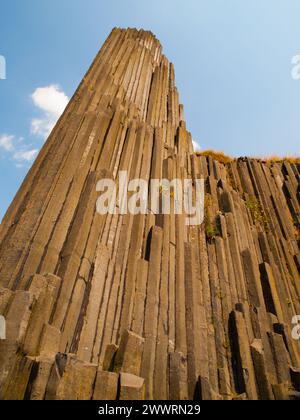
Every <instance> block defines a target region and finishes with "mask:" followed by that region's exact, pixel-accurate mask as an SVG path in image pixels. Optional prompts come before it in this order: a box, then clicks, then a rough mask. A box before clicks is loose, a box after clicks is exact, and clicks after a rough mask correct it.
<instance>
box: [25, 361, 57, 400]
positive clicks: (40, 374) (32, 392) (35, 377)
mask: <svg viewBox="0 0 300 420" xmlns="http://www.w3.org/2000/svg"><path fill="white" fill-rule="evenodd" d="M53 364H54V358H53V359H50V358H46V357H39V358H38V359H36V360H35V362H34V365H33V367H32V370H31V376H30V379H29V384H28V387H27V390H26V399H30V400H36V401H42V400H44V398H45V394H46V389H47V383H48V380H49V377H50V374H51V369H52V366H53Z"/></svg>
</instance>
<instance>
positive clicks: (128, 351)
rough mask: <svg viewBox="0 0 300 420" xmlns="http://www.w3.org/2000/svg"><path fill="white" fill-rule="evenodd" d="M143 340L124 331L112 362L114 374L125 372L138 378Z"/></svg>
mask: <svg viewBox="0 0 300 420" xmlns="http://www.w3.org/2000/svg"><path fill="white" fill-rule="evenodd" d="M144 343H145V340H144V339H143V338H142V337H140V336H139V335H137V334H135V333H133V332H131V331H125V332H124V333H123V335H122V338H121V343H120V347H119V350H118V351H117V354H116V357H115V361H114V372H116V373H119V372H126V373H131V374H132V375H136V376H139V375H140V372H141V363H142V357H143V351H144Z"/></svg>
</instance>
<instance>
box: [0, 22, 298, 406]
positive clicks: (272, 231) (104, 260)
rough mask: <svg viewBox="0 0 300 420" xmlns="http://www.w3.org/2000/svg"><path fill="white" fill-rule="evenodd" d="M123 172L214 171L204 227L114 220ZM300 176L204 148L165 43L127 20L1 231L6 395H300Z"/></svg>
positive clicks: (203, 175)
mask: <svg viewBox="0 0 300 420" xmlns="http://www.w3.org/2000/svg"><path fill="white" fill-rule="evenodd" d="M124 171H127V174H128V177H129V179H136V178H140V179H144V180H146V181H150V180H151V179H162V178H165V179H168V180H173V179H180V180H184V179H191V180H192V181H193V183H194V185H195V184H196V182H195V181H196V179H204V180H205V203H204V207H205V220H204V223H202V224H201V225H199V226H188V225H187V224H186V215H185V214H175V212H174V207H175V199H174V197H171V211H170V214H159V215H156V214H153V212H151V211H150V209H149V211H148V214H138V215H133V214H131V213H130V212H128V213H127V214H121V212H116V214H105V215H101V214H100V213H99V212H98V211H97V207H96V202H97V199H98V197H99V192H97V188H96V186H97V183H98V181H99V180H101V179H104V178H109V179H113V180H115V181H116V183H117V185H118V181H119V180H120V177H121V176H122V174H123V173H124ZM299 176H300V173H299V166H297V165H296V164H291V163H288V162H281V163H280V162H278V163H265V162H261V161H257V160H253V159H239V160H235V161H232V162H229V163H226V164H223V163H219V162H217V161H214V160H213V159H212V158H210V157H201V156H197V155H195V154H194V152H193V146H192V137H191V134H190V133H189V132H188V131H187V129H186V124H185V121H184V116H183V106H182V105H180V102H179V95H178V91H177V88H176V86H175V77H174V68H173V65H172V64H171V63H170V62H169V61H168V60H167V58H166V57H165V56H164V55H163V54H162V48H161V45H160V43H159V42H158V40H157V39H156V38H155V37H154V35H153V34H152V33H150V32H145V31H137V30H135V29H128V30H121V29H114V30H113V31H112V33H111V34H110V36H109V37H108V39H107V41H106V42H105V44H104V45H103V47H102V49H101V50H100V52H99V54H98V55H97V57H96V58H95V60H94V62H93V64H92V66H91V67H90V69H89V71H88V72H87V74H86V76H85V77H84V79H83V81H82V82H81V84H80V86H79V87H78V89H77V91H76V93H75V94H74V96H73V98H72V100H71V101H70V103H69V105H68V107H67V108H66V110H65V112H64V114H63V115H62V117H61V118H60V120H59V121H58V123H57V125H56V127H55V128H54V130H53V131H52V133H51V135H50V137H49V139H48V140H47V142H46V144H45V146H44V147H43V149H42V151H41V152H40V154H39V156H38V158H37V159H36V161H35V163H34V165H33V166H32V168H31V170H30V172H29V173H28V175H27V177H26V179H25V181H24V183H23V185H22V187H21V188H20V190H19V192H18V193H17V195H16V197H15V199H14V201H13V203H12V205H11V206H10V208H9V210H8V212H7V214H6V216H5V218H4V219H3V221H2V224H1V227H0V241H1V242H0V315H3V316H4V318H5V320H6V339H5V340H0V398H1V399H33V400H39V399H47V400H54V399H60V400H63V399H83V400H89V399H101V400H104V399H112V400H113V399H121V400H126V399H165V400H168V399H171V400H172V399H173V400H174V399H182V400H185V399H193V398H196V399H290V398H297V397H298V391H299V381H300V378H299V376H300V371H299V368H300V344H299V341H297V340H295V339H294V338H295V334H293V333H292V332H293V323H292V322H293V318H294V317H295V315H297V314H299V315H300V301H299V298H300V278H299V266H300V253H299V225H300V220H299V214H300V212H299ZM163 194H164V191H163V189H162V190H161V196H162V195H163ZM129 197H130V195H129ZM172 210H173V211H172ZM293 337H294V338H293Z"/></svg>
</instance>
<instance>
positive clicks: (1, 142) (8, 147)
mask: <svg viewBox="0 0 300 420" xmlns="http://www.w3.org/2000/svg"><path fill="white" fill-rule="evenodd" d="M13 141H14V136H8V135H7V134H3V135H2V136H0V147H1V148H2V149H4V150H5V151H6V152H11V151H12V150H14V145H13Z"/></svg>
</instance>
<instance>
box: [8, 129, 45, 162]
mask: <svg viewBox="0 0 300 420" xmlns="http://www.w3.org/2000/svg"><path fill="white" fill-rule="evenodd" d="M0 148H1V149H2V150H3V151H4V156H6V157H9V158H10V159H12V160H13V161H14V162H15V165H16V167H17V168H21V167H23V164H24V163H30V162H32V161H33V160H34V159H35V158H36V156H37V154H38V150H37V149H28V146H27V147H26V145H25V144H24V138H23V137H19V138H16V137H15V136H13V135H7V134H2V135H0Z"/></svg>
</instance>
